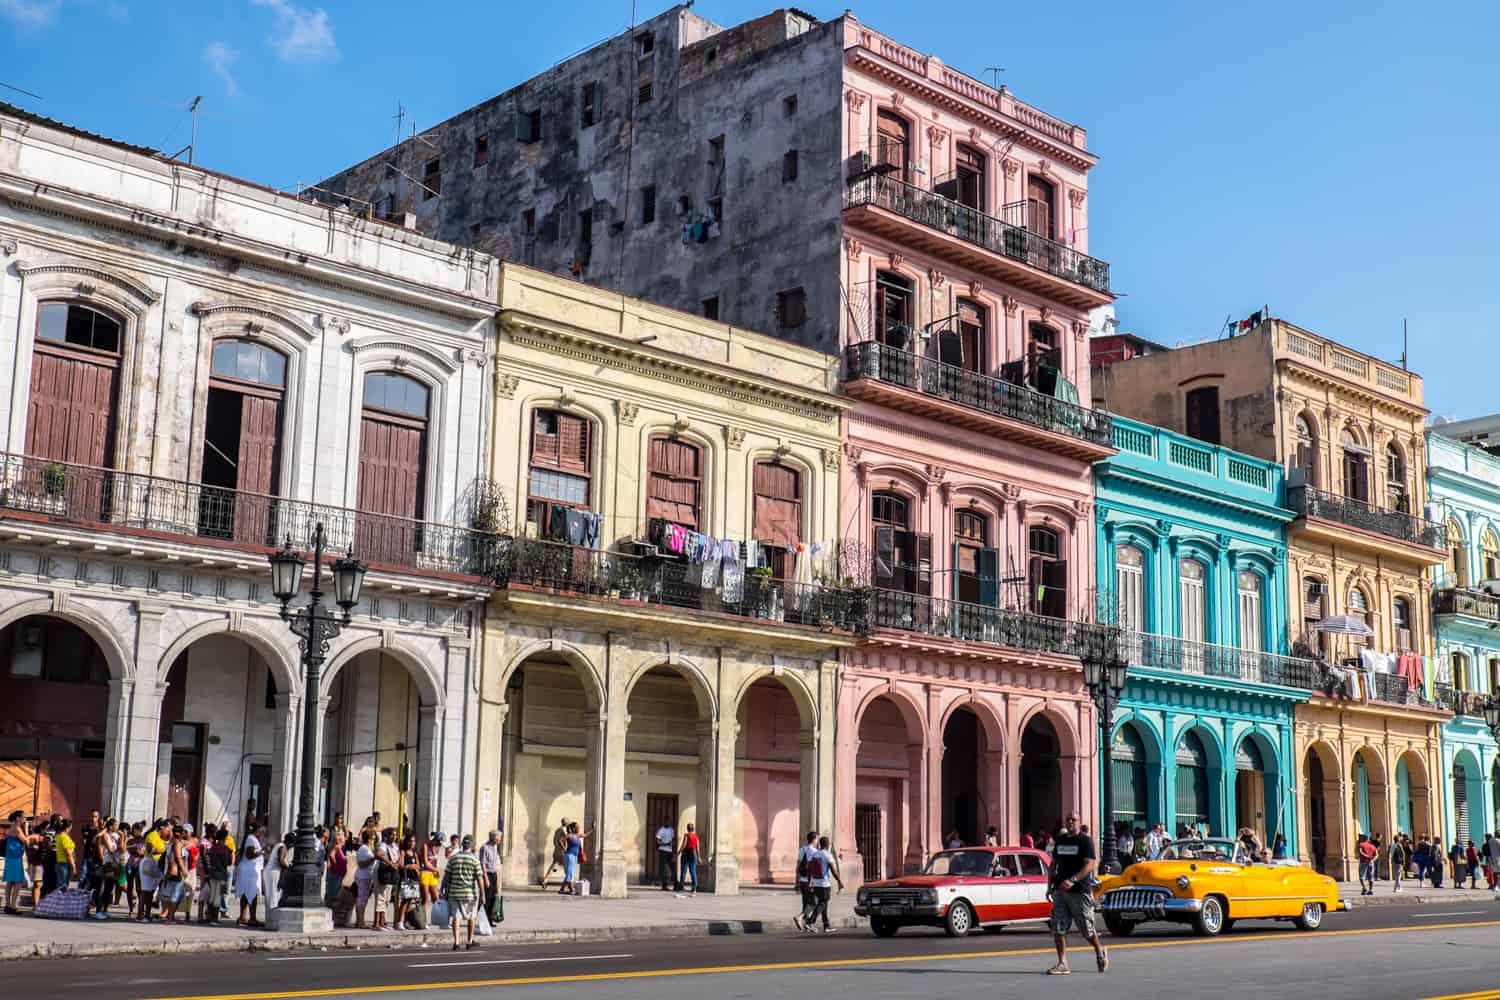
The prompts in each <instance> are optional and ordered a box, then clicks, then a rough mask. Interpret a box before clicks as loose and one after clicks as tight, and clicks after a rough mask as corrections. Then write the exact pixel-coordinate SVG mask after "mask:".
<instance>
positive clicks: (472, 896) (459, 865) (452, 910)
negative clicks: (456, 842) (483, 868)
mask: <svg viewBox="0 0 1500 1000" xmlns="http://www.w3.org/2000/svg"><path fill="white" fill-rule="evenodd" d="M483 896H484V883H483V882H482V881H481V880H480V875H479V859H478V858H476V857H475V856H474V838H473V837H471V836H467V835H466V836H465V837H464V839H463V849H462V850H460V851H459V852H458V853H457V854H455V855H453V857H451V858H449V859H448V866H447V867H446V868H444V869H443V898H444V899H446V900H448V923H449V924H451V925H452V927H453V950H454V951H457V950H458V924H459V921H464V922H465V923H467V924H468V925H469V944H468V946H469V947H470V948H473V947H474V923H475V921H476V920H478V919H479V900H480V899H481V898H482V897H483Z"/></svg>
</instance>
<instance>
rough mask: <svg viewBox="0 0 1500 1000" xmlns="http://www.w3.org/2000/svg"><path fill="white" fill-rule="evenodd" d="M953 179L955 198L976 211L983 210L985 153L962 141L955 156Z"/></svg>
mask: <svg viewBox="0 0 1500 1000" xmlns="http://www.w3.org/2000/svg"><path fill="white" fill-rule="evenodd" d="M953 180H954V186H955V188H956V190H955V200H956V201H957V202H958V203H959V204H960V205H967V206H968V207H969V208H972V209H974V210H976V211H979V212H983V211H984V210H985V208H984V206H985V155H984V154H983V153H981V152H980V151H979V150H977V149H975V148H974V147H973V146H966V145H964V144H962V143H960V144H959V146H958V154H957V156H956V157H955V163H954V171H953Z"/></svg>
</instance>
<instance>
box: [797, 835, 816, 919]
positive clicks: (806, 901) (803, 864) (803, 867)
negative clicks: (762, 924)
mask: <svg viewBox="0 0 1500 1000" xmlns="http://www.w3.org/2000/svg"><path fill="white" fill-rule="evenodd" d="M816 853H818V831H816V830H811V831H809V832H808V834H807V843H805V844H803V845H802V847H801V848H799V849H798V851H797V891H798V892H800V893H801V894H802V909H801V911H800V912H798V914H797V915H796V916H795V917H793V918H792V924H793V926H795V927H796V928H797V929H798V930H799V931H805V930H807V929H808V927H807V918H808V917H810V916H812V912H813V908H814V907H815V906H816V905H817V897H816V896H814V895H813V891H812V883H811V882H809V881H808V877H807V862H808V859H809V858H810V857H812V855H814V854H816Z"/></svg>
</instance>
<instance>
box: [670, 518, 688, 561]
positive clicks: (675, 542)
mask: <svg viewBox="0 0 1500 1000" xmlns="http://www.w3.org/2000/svg"><path fill="white" fill-rule="evenodd" d="M666 537H667V551H668V552H671V553H673V554H674V555H679V556H680V555H682V545H683V542H685V541H686V540H687V531H686V529H684V528H683V526H682V525H680V524H669V525H667V536H666Z"/></svg>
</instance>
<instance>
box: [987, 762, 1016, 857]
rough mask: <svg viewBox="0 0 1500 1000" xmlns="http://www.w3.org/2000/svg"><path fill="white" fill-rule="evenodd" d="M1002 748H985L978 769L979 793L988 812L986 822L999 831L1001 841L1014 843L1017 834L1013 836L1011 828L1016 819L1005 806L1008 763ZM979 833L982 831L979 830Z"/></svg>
mask: <svg viewBox="0 0 1500 1000" xmlns="http://www.w3.org/2000/svg"><path fill="white" fill-rule="evenodd" d="M1008 763H1009V762H1008V760H1007V759H1006V754H1005V751H1004V750H986V751H985V752H984V756H983V758H981V766H980V769H979V795H980V798H981V799H983V801H984V804H985V807H986V811H987V812H988V813H989V819H988V824H987V825H989V826H993V827H995V828H996V829H997V830H999V831H1000V837H1001V842H1002V843H1006V844H1014V843H1015V842H1016V841H1017V840H1018V839H1020V838H1019V836H1013V835H1012V833H1011V828H1012V827H1013V826H1015V825H1016V823H1017V822H1018V820H1017V819H1016V818H1015V816H1014V815H1013V814H1012V813H1011V812H1010V810H1009V809H1007V808H1006V785H1007V784H1009V782H1008V781H1007V780H1006V771H1005V768H1006V766H1007V765H1008ZM979 832H980V833H981V834H983V833H984V831H983V830H982V829H981V830H980V831H979Z"/></svg>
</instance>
